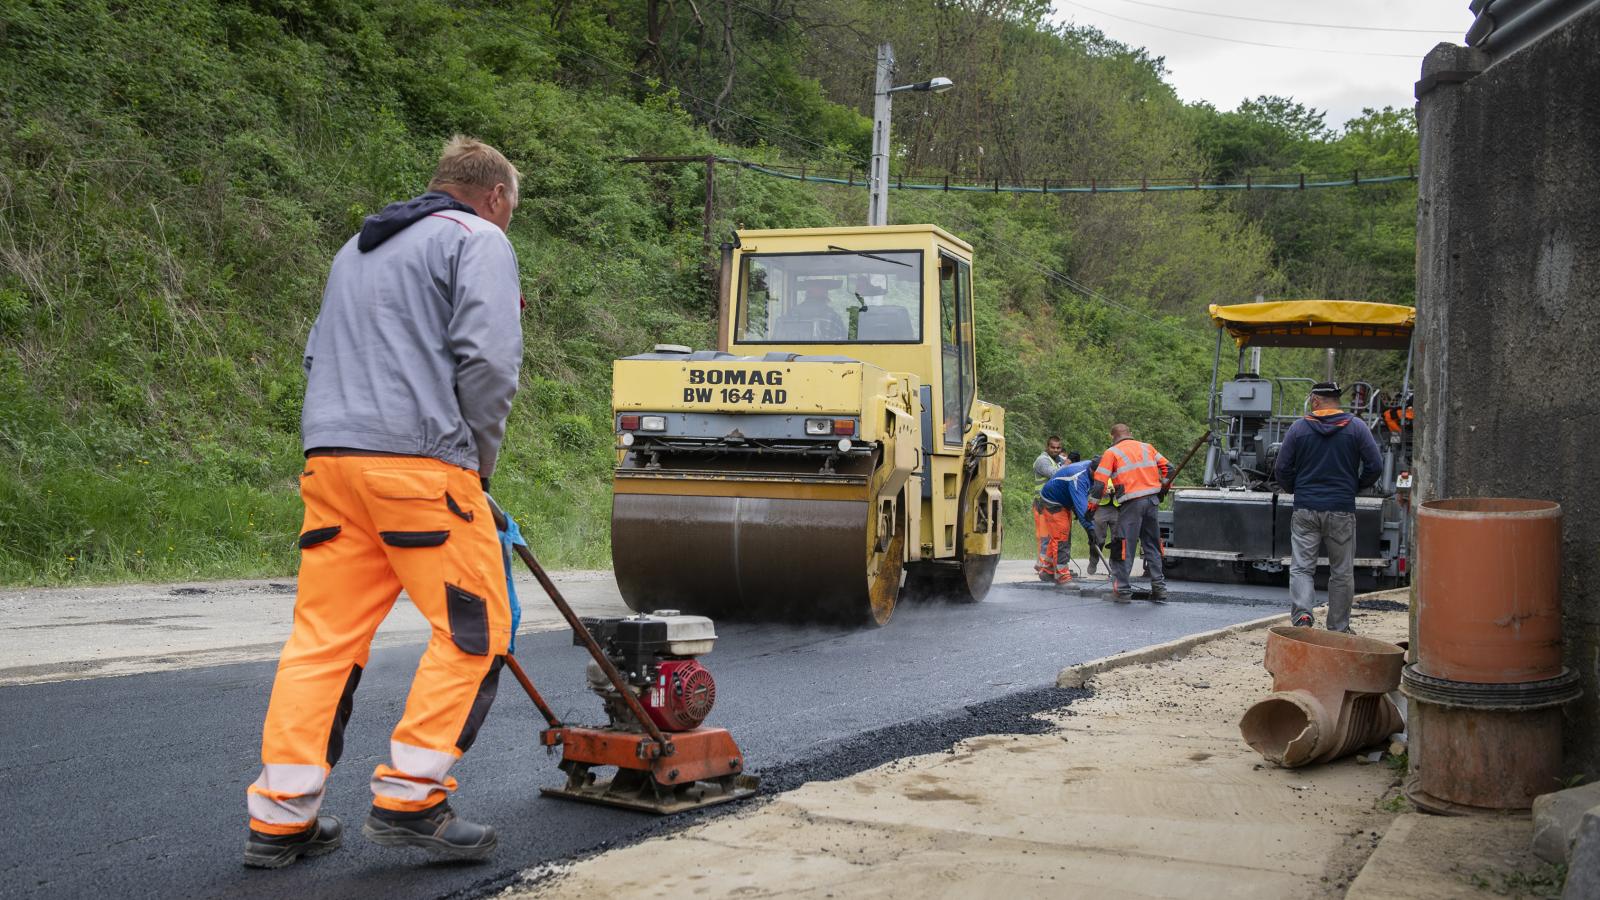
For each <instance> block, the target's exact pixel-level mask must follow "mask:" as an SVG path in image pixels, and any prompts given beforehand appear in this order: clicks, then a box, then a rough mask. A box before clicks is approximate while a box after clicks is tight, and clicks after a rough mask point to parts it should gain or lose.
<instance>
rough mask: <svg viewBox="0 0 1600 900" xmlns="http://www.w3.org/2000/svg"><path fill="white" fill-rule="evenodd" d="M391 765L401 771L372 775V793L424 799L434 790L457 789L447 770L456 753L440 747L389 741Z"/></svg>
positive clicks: (410, 799) (453, 761)
mask: <svg viewBox="0 0 1600 900" xmlns="http://www.w3.org/2000/svg"><path fill="white" fill-rule="evenodd" d="M389 758H390V764H391V765H392V766H393V767H394V768H395V769H397V770H398V772H399V774H396V775H378V774H374V775H373V776H372V792H373V793H374V794H380V795H382V796H384V797H389V798H392V799H395V800H405V801H412V802H421V801H423V800H426V799H428V796H429V795H430V794H432V793H433V792H434V791H449V790H453V789H454V788H455V784H454V779H451V780H449V781H447V780H446V779H445V773H447V772H449V771H450V767H451V766H453V765H455V762H456V756H455V754H453V753H445V752H443V751H440V750H429V749H426V748H424V747H414V746H412V745H410V744H402V743H401V742H399V741H395V740H391V741H390V742H389Z"/></svg>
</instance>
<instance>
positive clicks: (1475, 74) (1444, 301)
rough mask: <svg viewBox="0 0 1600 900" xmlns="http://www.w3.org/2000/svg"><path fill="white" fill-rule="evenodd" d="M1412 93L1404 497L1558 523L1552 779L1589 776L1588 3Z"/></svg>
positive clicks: (1456, 56) (1596, 657)
mask: <svg viewBox="0 0 1600 900" xmlns="http://www.w3.org/2000/svg"><path fill="white" fill-rule="evenodd" d="M1422 75H1423V78H1422V81H1420V82H1418V85H1417V92H1418V105H1417V110H1418V115H1419V126H1420V129H1421V138H1422V159H1421V168H1420V175H1421V180H1420V183H1419V185H1418V207H1417V310H1418V343H1417V352H1418V354H1419V356H1418V358H1419V360H1420V364H1419V367H1418V374H1419V382H1418V388H1417V418H1418V422H1419V434H1418V450H1417V460H1418V471H1417V473H1416V474H1417V479H1418V485H1417V491H1416V493H1417V499H1418V500H1419V501H1420V500H1426V499H1433V498H1439V497H1471V496H1478V497H1493V496H1511V497H1530V498H1542V499H1549V500H1556V501H1558V502H1560V503H1561V505H1562V507H1563V509H1564V511H1565V525H1564V535H1563V548H1562V551H1563V572H1562V580H1561V584H1562V590H1563V594H1562V603H1563V615H1564V625H1565V637H1566V659H1567V665H1569V666H1572V667H1573V668H1575V669H1577V670H1579V672H1581V673H1582V677H1583V689H1584V695H1583V697H1582V698H1581V699H1580V700H1578V701H1576V702H1574V703H1571V704H1569V705H1568V706H1567V708H1566V730H1565V769H1566V771H1567V772H1568V773H1577V772H1584V773H1587V774H1589V775H1590V776H1596V775H1600V405H1597V404H1596V402H1595V400H1594V398H1595V397H1596V396H1597V395H1600V7H1594V8H1591V9H1589V10H1586V11H1585V12H1583V13H1582V14H1580V15H1579V16H1578V17H1576V18H1574V19H1572V20H1570V21H1568V22H1566V23H1565V24H1564V25H1562V26H1561V27H1560V28H1558V29H1556V30H1555V31H1553V32H1551V33H1550V34H1547V35H1545V36H1544V37H1543V38H1541V39H1539V40H1538V41H1536V42H1534V43H1533V44H1530V45H1529V46H1527V47H1525V48H1523V49H1521V50H1519V51H1516V52H1514V53H1511V54H1509V55H1507V56H1505V57H1504V58H1499V59H1493V58H1491V57H1488V56H1485V55H1484V54H1483V53H1482V52H1480V51H1477V50H1470V49H1467V48H1463V47H1455V46H1451V45H1448V44H1441V45H1440V46H1438V47H1436V48H1435V49H1434V50H1433V52H1432V53H1430V54H1429V55H1428V57H1427V59H1426V60H1425V61H1424V63H1423V69H1422Z"/></svg>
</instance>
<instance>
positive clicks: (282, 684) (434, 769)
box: [246, 453, 511, 834]
mask: <svg viewBox="0 0 1600 900" xmlns="http://www.w3.org/2000/svg"><path fill="white" fill-rule="evenodd" d="M300 496H301V498H302V499H303V500H304V502H305V524H304V527H303V528H302V529H301V535H300V547H301V554H300V578H299V592H298V596H297V597H296V598H295V607H294V629H293V631H292V632H291V633H290V635H289V640H288V642H287V643H285V644H284V647H283V654H282V656H281V657H280V658H279V660H278V674H277V678H276V680H274V682H273V685H272V700H271V702H270V704H269V705H268V707H267V719H266V724H265V725H264V726H263V729H262V735H261V762H262V769H261V776H260V777H259V778H257V779H256V781H255V783H254V784H252V785H250V788H249V790H248V792H247V794H246V804H247V807H248V809H249V813H250V827H251V828H254V829H256V830H257V831H261V832H264V833H267V834H288V833H292V832H295V831H298V830H301V829H303V828H305V827H307V826H308V825H310V824H312V823H313V822H315V821H316V817H317V810H318V808H319V807H320V806H321V803H322V791H323V786H324V784H325V783H326V781H327V777H328V772H329V771H330V770H331V769H332V768H333V766H334V764H335V763H337V762H338V761H339V754H340V752H341V751H342V750H343V748H344V726H345V723H346V721H348V720H349V718H350V710H351V704H352V701H353V698H354V694H355V690H356V685H357V684H358V683H360V681H361V670H362V669H363V668H364V667H365V666H366V664H367V657H368V654H369V651H370V649H371V644H372V636H373V634H374V632H376V631H377V630H378V625H379V623H381V622H382V621H383V619H384V617H385V616H387V615H388V613H389V610H390V609H391V608H392V607H393V606H394V602H395V600H396V599H397V598H398V596H399V594H400V589H401V588H404V589H405V591H406V593H407V594H408V595H409V596H410V598H411V602H412V603H414V604H415V605H416V607H417V610H418V611H419V612H421V613H422V614H423V615H424V616H425V617H427V619H428V623H429V624H430V625H432V626H433V636H432V639H431V640H429V642H428V647H427V650H426V651H425V652H424V653H423V655H422V661H421V663H419V664H418V666H417V673H416V676H415V678H414V679H413V680H412V683H411V693H410V696H408V697H407V698H406V708H405V713H404V714H403V715H402V716H401V719H400V723H399V725H398V726H396V728H395V730H394V733H393V735H392V737H391V739H390V741H389V753H390V760H389V764H388V765H380V766H378V767H377V769H376V771H374V772H373V775H372V793H373V801H372V802H373V804H374V805H376V806H379V807H382V808H385V809H392V810H397V811H414V810H420V809H427V808H428V807H430V806H433V805H434V804H436V803H438V802H440V801H441V800H443V799H444V798H445V796H446V795H447V793H448V792H449V791H453V790H455V787H456V780H455V779H454V778H451V777H449V775H448V772H449V770H450V767H451V766H452V765H453V764H454V763H455V761H456V760H457V759H458V758H460V756H461V754H462V753H465V752H466V750H467V748H469V747H471V746H472V741H473V739H474V738H476V737H477V733H478V728H479V726H481V725H482V724H483V720H484V717H485V716H486V715H488V712H489V706H490V704H492V703H493V702H494V695H495V687H496V685H497V683H498V677H499V674H500V667H501V665H502V664H503V663H504V661H505V652H506V647H507V645H508V643H509V641H510V639H511V606H510V602H509V600H508V599H507V596H506V581H505V569H504V567H503V566H504V564H503V561H502V560H503V558H502V556H501V549H500V541H499V538H498V537H497V536H496V533H495V527H494V520H493V517H492V515H491V514H490V512H489V508H488V502H487V500H486V499H485V498H484V494H483V488H482V487H481V486H480V483H479V481H478V474H477V473H476V472H473V471H471V470H469V469H463V468H460V467H457V466H453V465H450V464H448V463H444V462H441V461H439V460H436V459H428V458H425V457H412V456H367V455H357V454H355V453H351V454H349V455H330V456H312V457H310V458H309V459H307V460H306V470H305V471H304V472H302V473H301V475H300Z"/></svg>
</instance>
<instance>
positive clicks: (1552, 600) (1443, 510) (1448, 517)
mask: <svg viewBox="0 0 1600 900" xmlns="http://www.w3.org/2000/svg"><path fill="white" fill-rule="evenodd" d="M1414 574H1415V576H1416V578H1417V668H1418V669H1419V670H1420V671H1421V672H1422V673H1423V674H1425V675H1431V676H1433V677H1434V678H1445V679H1449V680H1451V681H1467V682H1474V683H1477V684H1519V683H1522V682H1528V681H1542V680H1544V679H1548V678H1555V677H1556V676H1558V675H1560V674H1561V586H1560V579H1561V506H1560V504H1557V503H1551V502H1549V501H1547V500H1520V499H1509V498H1498V497H1482V498H1464V499H1456V500H1430V501H1429V502H1427V503H1424V504H1422V506H1421V507H1419V508H1418V509H1417V558H1416V570H1415V573H1414Z"/></svg>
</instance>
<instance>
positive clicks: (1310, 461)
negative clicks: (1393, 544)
mask: <svg viewBox="0 0 1600 900" xmlns="http://www.w3.org/2000/svg"><path fill="white" fill-rule="evenodd" d="M1342 393H1343V391H1342V389H1341V388H1340V387H1339V386H1338V385H1337V384H1334V383H1332V382H1320V383H1318V384H1316V385H1314V386H1313V387H1312V388H1311V398H1310V407H1311V412H1310V414H1309V415H1307V416H1306V417H1305V418H1303V419H1301V420H1300V421H1298V422H1296V423H1294V425H1292V426H1290V428H1289V433H1288V434H1286V435H1284V438H1283V445H1282V446H1281V447H1279V448H1278V463H1277V467H1276V471H1275V477H1276V478H1277V481H1278V485H1279V486H1280V487H1282V488H1283V490H1284V491H1285V492H1288V493H1292V494H1293V495H1294V517H1293V519H1292V520H1291V525H1290V544H1291V547H1292V551H1293V560H1292V562H1291V565H1290V567H1289V600H1290V603H1291V604H1292V605H1293V609H1292V610H1291V611H1290V614H1289V615H1290V619H1289V620H1290V622H1291V623H1293V624H1295V625H1298V626H1302V627H1308V628H1309V627H1311V626H1312V625H1314V624H1315V622H1316V620H1315V619H1314V618H1313V616H1312V614H1311V602H1312V593H1313V591H1314V589H1315V582H1316V574H1317V558H1318V556H1319V552H1320V551H1321V550H1323V549H1324V548H1326V551H1327V554H1328V621H1327V626H1328V630H1330V631H1344V632H1349V631H1350V603H1351V600H1352V599H1353V598H1354V596H1355V549H1356V494H1357V493H1359V492H1360V491H1363V490H1366V489H1367V488H1369V487H1371V486H1372V485H1373V484H1375V483H1377V481H1378V476H1379V475H1381V474H1382V471H1383V457H1382V456H1381V455H1380V454H1379V452H1378V442H1377V441H1376V440H1374V439H1373V437H1372V431H1371V429H1369V428H1367V426H1366V423H1365V422H1363V421H1361V420H1360V419H1358V418H1356V417H1355V416H1352V415H1351V414H1349V413H1347V412H1345V411H1344V410H1342V409H1340V408H1339V397H1340V395H1341V394H1342Z"/></svg>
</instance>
